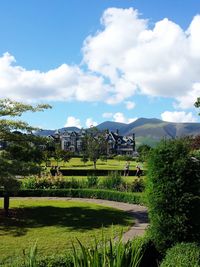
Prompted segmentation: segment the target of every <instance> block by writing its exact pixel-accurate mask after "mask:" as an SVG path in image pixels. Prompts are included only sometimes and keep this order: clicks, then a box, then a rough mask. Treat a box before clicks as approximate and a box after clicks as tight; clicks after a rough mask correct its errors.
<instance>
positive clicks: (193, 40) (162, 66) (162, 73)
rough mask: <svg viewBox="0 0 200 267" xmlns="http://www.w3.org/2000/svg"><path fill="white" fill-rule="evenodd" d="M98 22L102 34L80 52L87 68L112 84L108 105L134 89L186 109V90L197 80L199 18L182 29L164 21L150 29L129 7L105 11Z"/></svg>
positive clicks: (199, 57)
mask: <svg viewBox="0 0 200 267" xmlns="http://www.w3.org/2000/svg"><path fill="white" fill-rule="evenodd" d="M101 22H102V25H103V30H102V31H98V32H97V33H96V34H95V35H93V36H89V37H88V38H87V39H86V41H85V43H84V47H83V53H84V61H85V63H86V64H87V65H88V67H89V69H90V70H91V71H95V72H98V73H100V74H102V75H103V76H105V77H106V78H108V79H110V82H111V84H113V85H114V86H115V92H114V93H113V96H111V99H110V100H109V101H110V102H112V101H113V102H121V101H122V100H123V99H127V98H128V97H130V96H132V95H134V94H135V93H136V92H137V90H139V91H140V93H142V94H145V95H150V96H161V97H173V98H174V99H176V100H177V102H178V105H179V106H180V107H183V108H185V107H186V106H187V107H191V106H192V103H191V101H190V98H191V95H190V93H189V92H190V91H191V89H192V88H194V82H195V83H199V82H200V76H199V73H200V35H199V30H200V16H199V15H197V16H195V17H194V18H193V20H192V22H191V24H190V25H189V27H188V29H187V30H186V31H184V30H183V29H182V28H181V27H180V26H179V25H177V24H176V23H174V22H172V21H170V20H168V19H167V18H165V19H163V20H161V21H158V22H156V23H155V25H154V26H153V27H150V25H149V23H148V20H143V19H141V18H139V15H138V12H137V11H136V10H134V9H133V8H129V9H118V8H109V9H107V10H106V11H105V12H104V14H103V17H102V20H101ZM119 81H120V83H121V86H118V84H119ZM123 83H124V84H125V86H123V85H122V84H123ZM127 85H128V86H127ZM127 88H128V90H126V89H127ZM185 103H187V105H185Z"/></svg>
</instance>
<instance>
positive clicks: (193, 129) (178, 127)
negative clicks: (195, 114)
mask: <svg viewBox="0 0 200 267" xmlns="http://www.w3.org/2000/svg"><path fill="white" fill-rule="evenodd" d="M96 127H97V128H98V129H99V130H106V129H108V130H110V131H113V132H116V130H118V131H119V134H121V135H132V134H133V133H134V134H135V138H136V144H137V145H139V144H148V145H151V146H154V145H155V144H156V143H157V142H158V141H160V140H161V139H162V138H167V139H169V138H176V137H182V136H187V135H198V134H200V123H175V122H166V121H162V120H159V119H156V118H151V119H148V118H139V119H137V120H136V121H134V122H131V123H129V124H126V123H120V122H113V121H105V122H103V123H101V124H99V125H97V126H96ZM59 131H60V132H64V131H80V129H79V128H77V127H65V128H61V129H59ZM54 133H55V130H41V131H38V132H37V134H38V135H42V136H47V135H51V134H54Z"/></svg>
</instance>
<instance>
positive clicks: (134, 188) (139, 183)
mask: <svg viewBox="0 0 200 267" xmlns="http://www.w3.org/2000/svg"><path fill="white" fill-rule="evenodd" d="M144 189H145V184H144V180H143V179H135V180H134V181H133V182H132V184H131V192H143V191H144Z"/></svg>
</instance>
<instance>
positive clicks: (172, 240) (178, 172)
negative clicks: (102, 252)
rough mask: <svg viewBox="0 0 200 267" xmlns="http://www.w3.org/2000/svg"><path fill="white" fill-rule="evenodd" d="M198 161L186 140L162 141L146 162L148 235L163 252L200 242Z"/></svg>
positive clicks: (199, 177) (199, 175)
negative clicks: (183, 244) (176, 246)
mask: <svg viewBox="0 0 200 267" xmlns="http://www.w3.org/2000/svg"><path fill="white" fill-rule="evenodd" d="M199 195H200V161H198V160H195V158H194V157H192V155H191V146H190V139H189V138H184V139H179V140H163V141H162V142H161V143H160V144H159V145H158V146H157V147H156V148H154V150H151V152H150V157H149V159H148V179H147V200H148V206H149V217H150V235H151V238H152V239H153V241H154V242H155V244H156V246H157V248H158V249H159V250H160V251H161V252H164V251H165V250H166V249H167V248H168V247H171V246H172V245H174V244H176V243H178V242H199V240H200V231H199V229H200V217H199V214H200V197H199Z"/></svg>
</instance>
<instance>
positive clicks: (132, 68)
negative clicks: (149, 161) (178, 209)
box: [0, 0, 200, 129]
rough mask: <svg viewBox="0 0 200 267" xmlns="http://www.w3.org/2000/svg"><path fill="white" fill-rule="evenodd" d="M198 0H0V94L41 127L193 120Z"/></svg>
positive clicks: (199, 85)
mask: <svg viewBox="0 0 200 267" xmlns="http://www.w3.org/2000/svg"><path fill="white" fill-rule="evenodd" d="M197 97H200V1H199V0H167V1H160V0H151V1H149V0H29V1H27V0H20V1H15V0H0V98H11V99H13V100H16V101H22V102H26V103H31V104H34V105H36V104H41V103H48V104H50V105H51V106H52V109H51V110H46V111H45V112H42V113H41V112H40V113H34V114H33V113H26V114H24V115H23V116H22V119H23V120H25V121H27V122H29V123H30V124H31V125H33V126H37V127H41V128H43V129H59V128H62V127H65V126H66V127H67V126H77V127H79V128H81V127H83V128H86V127H90V126H91V125H93V126H95V125H97V124H99V123H102V122H103V121H107V120H109V121H117V122H123V123H130V122H132V121H134V120H136V119H137V118H141V117H145V118H158V119H162V120H165V121H171V122H200V117H199V116H198V110H197V109H195V108H194V102H195V100H196V98H197Z"/></svg>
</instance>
